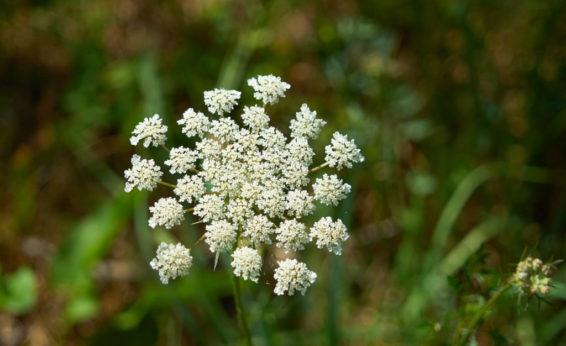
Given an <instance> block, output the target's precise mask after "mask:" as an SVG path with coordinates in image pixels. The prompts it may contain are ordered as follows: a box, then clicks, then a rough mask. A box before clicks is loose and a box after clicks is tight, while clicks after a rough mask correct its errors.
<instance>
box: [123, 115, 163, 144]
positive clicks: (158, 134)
mask: <svg viewBox="0 0 566 346" xmlns="http://www.w3.org/2000/svg"><path fill="white" fill-rule="evenodd" d="M166 133H167V126H166V125H163V123H162V121H161V118H160V117H159V115H157V114H155V115H154V116H153V117H151V118H145V119H144V120H143V121H142V122H141V123H139V124H137V125H136V128H135V129H134V131H133V132H132V135H133V136H132V137H130V143H132V145H137V144H138V142H139V141H141V140H143V146H144V147H146V148H147V147H149V145H150V144H151V145H153V146H154V147H156V146H158V145H161V144H164V143H165V140H166V139H167V136H166V135H165V134H166Z"/></svg>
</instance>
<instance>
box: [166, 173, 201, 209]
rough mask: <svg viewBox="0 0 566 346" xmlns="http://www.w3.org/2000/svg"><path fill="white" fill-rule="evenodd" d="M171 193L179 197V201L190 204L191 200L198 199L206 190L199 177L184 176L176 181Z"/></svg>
mask: <svg viewBox="0 0 566 346" xmlns="http://www.w3.org/2000/svg"><path fill="white" fill-rule="evenodd" d="M173 192H175V194H176V195H177V196H179V201H181V202H187V203H192V202H193V200H195V201H196V200H197V199H199V198H200V196H202V195H203V194H204V193H205V192H206V189H205V186H204V182H203V181H202V179H201V178H200V177H199V176H197V175H185V176H184V177H182V178H180V179H178V180H177V187H176V188H175V189H174V190H173Z"/></svg>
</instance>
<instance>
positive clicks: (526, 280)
mask: <svg viewBox="0 0 566 346" xmlns="http://www.w3.org/2000/svg"><path fill="white" fill-rule="evenodd" d="M551 272H552V268H551V266H550V265H549V264H544V263H542V261H541V260H540V259H538V258H532V257H527V258H525V259H524V260H523V261H521V262H519V264H517V270H516V271H515V274H514V275H513V279H512V283H513V286H515V287H517V288H518V289H519V290H520V291H521V293H523V294H526V295H533V294H543V295H544V294H548V292H550V285H551V283H552V280H551V278H550V274H551Z"/></svg>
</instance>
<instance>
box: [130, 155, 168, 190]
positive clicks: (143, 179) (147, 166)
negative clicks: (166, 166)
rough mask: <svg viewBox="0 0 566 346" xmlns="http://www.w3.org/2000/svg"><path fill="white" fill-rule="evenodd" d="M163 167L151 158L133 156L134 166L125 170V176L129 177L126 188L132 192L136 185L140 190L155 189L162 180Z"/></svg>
mask: <svg viewBox="0 0 566 346" xmlns="http://www.w3.org/2000/svg"><path fill="white" fill-rule="evenodd" d="M162 175H163V172H161V168H159V166H157V165H156V164H155V162H154V161H153V160H152V159H150V160H145V159H141V158H140V157H139V155H134V156H132V168H130V169H126V170H125V171H124V177H126V179H128V181H127V182H126V187H125V188H124V190H125V191H126V192H130V191H132V190H133V188H134V187H137V188H138V190H140V191H141V190H143V189H146V190H149V191H151V190H153V189H155V187H156V186H157V184H158V183H159V181H160V180H161V176H162Z"/></svg>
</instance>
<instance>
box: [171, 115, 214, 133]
mask: <svg viewBox="0 0 566 346" xmlns="http://www.w3.org/2000/svg"><path fill="white" fill-rule="evenodd" d="M177 124H179V125H183V130H182V132H183V133H184V134H185V135H187V137H193V136H197V135H198V136H199V137H203V136H204V135H205V134H206V133H207V131H208V128H209V127H210V120H208V117H207V116H206V115H204V114H203V113H201V112H195V110H194V109H192V108H189V109H187V110H186V111H185V113H183V119H179V120H177Z"/></svg>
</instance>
